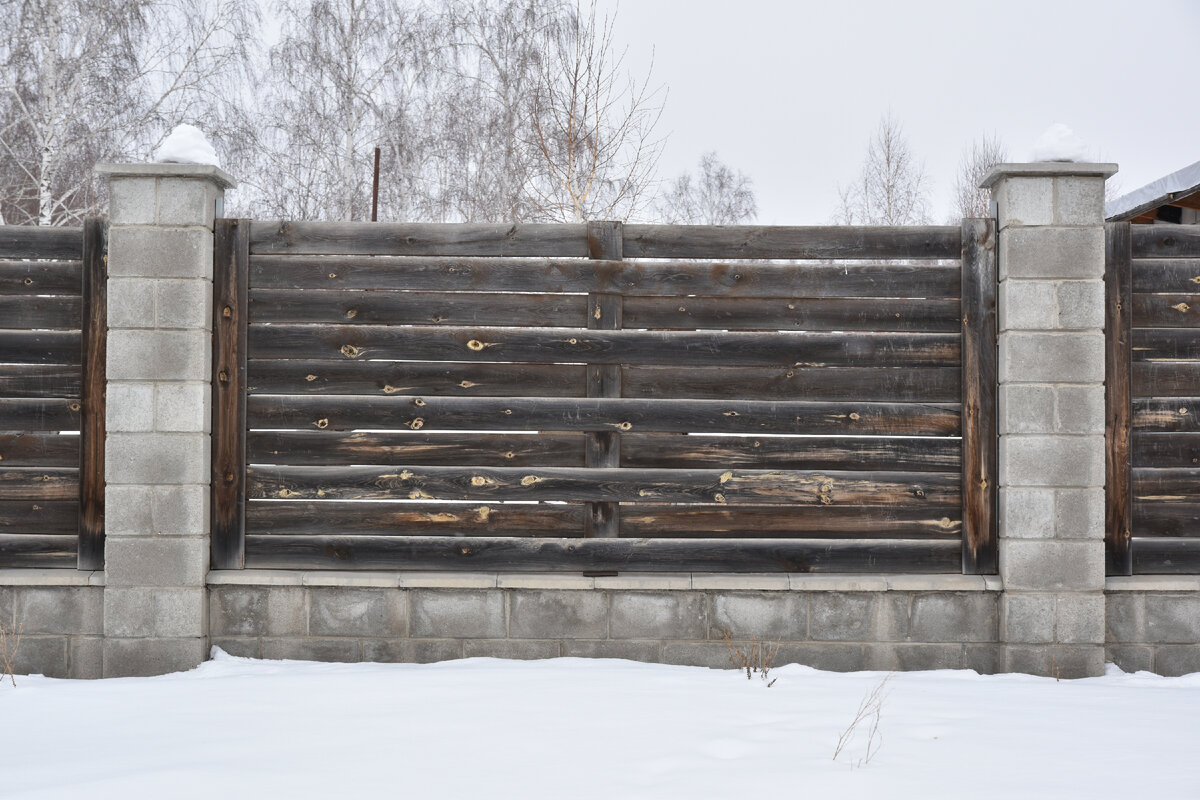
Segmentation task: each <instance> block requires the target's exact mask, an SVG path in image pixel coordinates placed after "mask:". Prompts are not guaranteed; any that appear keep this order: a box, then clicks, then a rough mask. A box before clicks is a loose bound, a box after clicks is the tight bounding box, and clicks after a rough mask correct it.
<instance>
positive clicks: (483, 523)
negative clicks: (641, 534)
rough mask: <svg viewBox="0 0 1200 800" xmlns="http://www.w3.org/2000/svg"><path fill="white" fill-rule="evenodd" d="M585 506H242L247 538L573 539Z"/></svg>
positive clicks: (258, 502) (323, 502)
mask: <svg viewBox="0 0 1200 800" xmlns="http://www.w3.org/2000/svg"><path fill="white" fill-rule="evenodd" d="M583 514H584V506H582V505H578V504H562V503H552V504H547V503H491V504H488V505H480V504H477V503H411V502H404V503H396V502H368V503H339V502H331V501H327V500H317V501H312V502H308V501H298V502H270V501H265V500H251V501H250V502H249V503H247V504H246V531H247V533H248V534H249V535H252V536H296V535H324V534H328V533H329V532H330V530H332V529H333V527H331V525H330V520H331V519H336V520H337V524H336V526H335V527H336V530H337V535H338V536H369V535H375V536H578V535H579V534H580V532H581V531H583Z"/></svg>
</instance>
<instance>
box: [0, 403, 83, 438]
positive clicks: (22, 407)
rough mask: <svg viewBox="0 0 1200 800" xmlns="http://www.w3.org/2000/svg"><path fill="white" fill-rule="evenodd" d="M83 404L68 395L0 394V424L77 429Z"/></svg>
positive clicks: (16, 427) (10, 427) (33, 428)
mask: <svg viewBox="0 0 1200 800" xmlns="http://www.w3.org/2000/svg"><path fill="white" fill-rule="evenodd" d="M81 408H82V404H81V403H80V401H79V400H72V399H69V398H48V399H37V398H30V399H10V398H0V420H3V422H2V423H0V424H2V425H3V426H4V427H5V428H7V429H8V430H10V431H77V430H79V412H80V410H81Z"/></svg>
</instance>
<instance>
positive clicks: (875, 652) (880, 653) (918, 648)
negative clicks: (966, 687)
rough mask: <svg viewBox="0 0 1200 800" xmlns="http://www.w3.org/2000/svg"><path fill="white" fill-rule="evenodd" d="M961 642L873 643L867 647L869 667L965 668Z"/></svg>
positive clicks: (875, 668) (883, 668)
mask: <svg viewBox="0 0 1200 800" xmlns="http://www.w3.org/2000/svg"><path fill="white" fill-rule="evenodd" d="M964 656H965V651H964V647H963V645H961V644H873V645H870V646H868V648H867V668H868V669H873V670H880V671H884V670H887V671H891V670H903V671H906V672H908V671H913V670H927V669H963V667H964Z"/></svg>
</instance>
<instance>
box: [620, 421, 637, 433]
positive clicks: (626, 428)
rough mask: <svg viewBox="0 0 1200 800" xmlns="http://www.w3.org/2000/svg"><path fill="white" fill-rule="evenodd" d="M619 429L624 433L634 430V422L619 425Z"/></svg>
mask: <svg viewBox="0 0 1200 800" xmlns="http://www.w3.org/2000/svg"><path fill="white" fill-rule="evenodd" d="M617 427H618V428H620V429H621V430H623V431H630V430H633V423H632V422H622V423H620V424H619V425H617Z"/></svg>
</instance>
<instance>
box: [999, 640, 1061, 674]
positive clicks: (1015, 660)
mask: <svg viewBox="0 0 1200 800" xmlns="http://www.w3.org/2000/svg"><path fill="white" fill-rule="evenodd" d="M1051 646H1052V645H1049V644H1036V645H1029V644H1007V645H1004V671H1005V672H1019V673H1022V674H1025V675H1040V676H1043V677H1045V676H1048V675H1050V648H1051Z"/></svg>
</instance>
